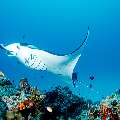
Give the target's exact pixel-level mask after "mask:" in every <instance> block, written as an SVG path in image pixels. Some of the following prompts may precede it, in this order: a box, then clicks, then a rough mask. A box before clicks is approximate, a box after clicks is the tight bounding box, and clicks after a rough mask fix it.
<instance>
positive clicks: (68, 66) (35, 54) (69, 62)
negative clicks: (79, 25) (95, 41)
mask: <svg viewBox="0 0 120 120" xmlns="http://www.w3.org/2000/svg"><path fill="white" fill-rule="evenodd" d="M88 36H89V28H88V32H87V34H86V36H85V39H84V40H83V42H82V43H81V44H80V46H79V47H77V48H76V49H75V50H74V51H72V52H70V53H68V54H65V55H56V54H52V53H49V52H47V51H44V50H40V49H38V48H37V47H35V46H33V45H31V44H27V43H12V44H9V45H6V46H5V45H3V44H0V49H3V50H4V51H5V52H6V53H7V55H8V56H14V57H16V58H17V59H18V60H19V61H20V62H21V63H23V64H24V65H25V66H27V67H28V68H31V69H34V70H41V71H48V72H51V73H54V74H57V75H62V76H67V77H69V78H72V74H73V70H74V68H75V66H76V63H77V62H78V60H79V58H80V56H81V48H83V47H84V46H85V44H86V41H87V39H88Z"/></svg>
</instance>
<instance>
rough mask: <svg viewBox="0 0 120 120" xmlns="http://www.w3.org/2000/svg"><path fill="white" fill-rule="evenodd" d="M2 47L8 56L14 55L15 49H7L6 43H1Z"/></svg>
mask: <svg viewBox="0 0 120 120" xmlns="http://www.w3.org/2000/svg"><path fill="white" fill-rule="evenodd" d="M0 49H2V50H3V51H4V52H5V53H6V54H7V55H8V56H12V55H14V52H13V51H9V50H7V49H5V47H4V45H2V44H1V45H0Z"/></svg>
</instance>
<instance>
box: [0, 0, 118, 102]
mask: <svg viewBox="0 0 120 120" xmlns="http://www.w3.org/2000/svg"><path fill="white" fill-rule="evenodd" d="M119 3H120V2H119V1H118V0H116V1H112V0H97V1H96V0H92V1H89V0H84V1H83V0H74V1H72V0H51V1H49V0H44V1H42V0H34V1H33V0H20V1H18V0H16V1H15V0H6V1H3V0H0V44H9V43H14V42H27V43H30V44H33V45H35V46H37V47H38V48H40V49H42V50H45V51H48V52H52V53H55V54H57V53H58V54H64V53H68V52H71V51H72V50H74V49H75V48H76V47H77V46H78V45H79V44H80V43H81V40H83V39H84V37H85V34H86V32H87V28H88V26H89V27H90V37H89V39H88V43H87V46H86V47H85V49H84V51H83V52H82V56H81V58H80V60H79V62H78V63H77V65H76V68H75V71H77V72H78V78H79V81H81V82H82V84H81V85H80V86H78V87H79V88H76V89H77V91H76V89H75V88H73V91H74V92H75V93H76V94H77V93H78V91H79V92H80V95H81V96H84V97H85V98H90V99H92V100H94V101H96V100H99V99H101V98H102V97H105V96H107V95H110V94H111V93H112V92H114V91H116V90H117V89H119V88H120V63H119V61H120V54H119V51H120V48H119V45H120V41H119V39H120V37H119V34H120V30H119V28H120V23H119V21H120V15H119V11H120V8H119ZM23 36H25V37H24V39H23ZM0 69H1V70H2V71H4V73H5V74H6V75H7V76H8V77H9V78H10V79H11V80H14V82H15V83H16V85H17V84H18V82H19V79H20V78H21V77H27V78H28V79H29V81H30V83H31V84H33V85H35V86H36V85H39V88H41V89H49V88H50V87H51V86H55V85H58V84H59V83H60V84H64V85H65V84H66V83H64V82H63V81H61V80H60V81H59V80H57V82H56V79H58V78H57V77H55V76H54V75H51V74H48V73H45V72H39V71H33V70H30V69H28V68H26V67H25V66H24V65H22V64H20V63H19V62H18V61H17V60H16V59H15V58H9V57H7V56H6V55H5V54H4V53H3V52H2V51H0ZM90 75H94V76H95V79H94V80H93V81H90V79H89V76H90ZM40 76H45V77H44V78H41V77H40ZM58 81H59V82H58ZM90 83H91V84H92V86H93V87H92V89H91V88H89V87H88V86H89V84H90Z"/></svg>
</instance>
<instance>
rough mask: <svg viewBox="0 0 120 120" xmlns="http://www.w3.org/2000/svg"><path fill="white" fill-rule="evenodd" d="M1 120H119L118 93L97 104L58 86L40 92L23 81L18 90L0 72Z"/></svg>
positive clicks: (119, 94)
mask: <svg viewBox="0 0 120 120" xmlns="http://www.w3.org/2000/svg"><path fill="white" fill-rule="evenodd" d="M0 120H120V90H118V91H117V92H115V93H113V94H112V95H111V96H107V97H106V98H105V99H104V100H102V101H101V102H98V103H92V101H91V100H86V99H85V98H83V97H78V96H76V95H74V94H73V93H72V91H71V90H70V89H69V88H68V87H61V86H57V87H55V88H52V89H51V90H50V91H48V92H44V93H43V92H41V91H40V90H38V89H37V88H34V87H32V86H31V85H29V83H28V80H27V78H22V79H21V80H20V82H19V88H16V87H15V85H14V84H12V83H11V82H10V80H9V79H8V78H7V77H6V76H5V75H4V74H3V73H2V72H0Z"/></svg>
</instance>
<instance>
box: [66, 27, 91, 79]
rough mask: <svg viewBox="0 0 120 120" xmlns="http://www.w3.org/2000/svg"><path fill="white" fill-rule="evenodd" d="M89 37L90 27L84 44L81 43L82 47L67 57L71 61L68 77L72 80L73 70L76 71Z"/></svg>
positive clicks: (68, 65)
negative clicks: (82, 49)
mask: <svg viewBox="0 0 120 120" xmlns="http://www.w3.org/2000/svg"><path fill="white" fill-rule="evenodd" d="M88 36H89V27H88V32H87V34H86V37H85V39H84V40H83V42H82V43H81V45H80V46H79V47H78V48H76V49H75V50H74V51H72V52H71V53H69V54H68V55H67V57H68V58H69V60H68V64H67V65H66V70H67V71H68V75H69V76H70V77H71V78H72V74H73V70H74V68H75V66H76V64H77V62H78V60H79V58H80V56H81V48H84V47H85V45H86V41H87V39H88Z"/></svg>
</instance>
